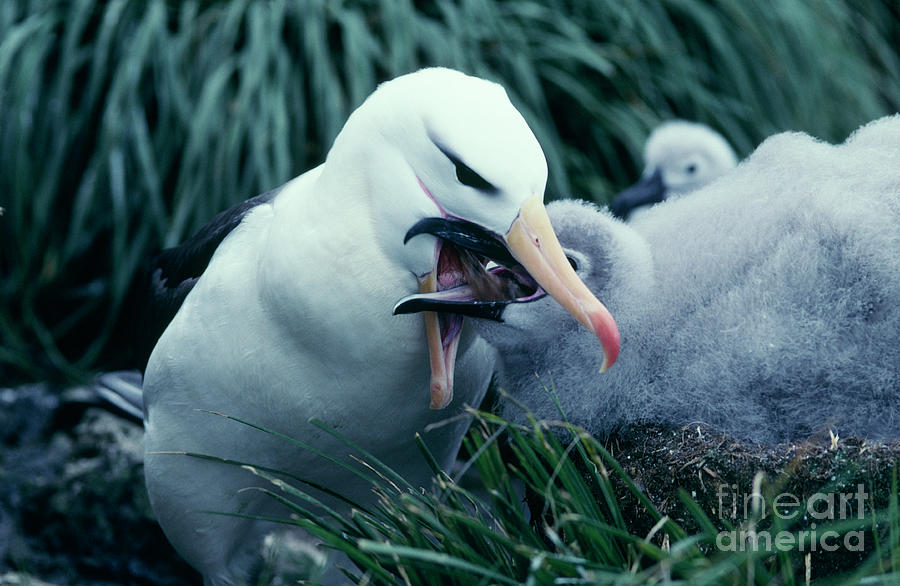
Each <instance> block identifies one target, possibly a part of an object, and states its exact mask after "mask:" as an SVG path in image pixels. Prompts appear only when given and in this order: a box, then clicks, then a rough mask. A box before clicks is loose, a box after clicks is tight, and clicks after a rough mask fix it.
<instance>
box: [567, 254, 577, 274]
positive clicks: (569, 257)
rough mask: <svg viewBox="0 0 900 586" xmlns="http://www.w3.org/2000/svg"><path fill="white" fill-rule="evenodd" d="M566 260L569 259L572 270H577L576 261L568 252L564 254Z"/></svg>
mask: <svg viewBox="0 0 900 586" xmlns="http://www.w3.org/2000/svg"><path fill="white" fill-rule="evenodd" d="M566 260H568V261H569V264H570V265H572V268H573V269H574V270H576V271H577V270H578V261H577V260H575V259H574V258H573V257H571V256H569V255H568V254H567V255H566Z"/></svg>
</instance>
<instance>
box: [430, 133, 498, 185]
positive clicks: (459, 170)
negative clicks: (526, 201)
mask: <svg viewBox="0 0 900 586" xmlns="http://www.w3.org/2000/svg"><path fill="white" fill-rule="evenodd" d="M435 146H437V148H438V150H439V151H441V152H442V153H444V156H445V157H447V158H448V159H450V162H452V163H453V166H454V167H456V178H457V179H459V182H460V183H462V184H463V185H468V186H469V187H474V188H475V189H478V190H481V191H484V192H486V193H490V194H494V193H497V192H498V191H499V189H497V188H496V187H495V186H494V185H493V184H492V183H491V182H489V181H488V180H487V179H485V178H484V177H482V176H481V175H479V174H478V173H476V172H475V171H474V170H473V169H472V168H471V167H469V166H468V165H466V164H465V163H463V162H462V160H460V158H459V157H457V156H456V155H454V154H453V153H452V152H450V151H449V150H447V149H445V148H444V147H442V146H441V145H439V144H437V143H435Z"/></svg>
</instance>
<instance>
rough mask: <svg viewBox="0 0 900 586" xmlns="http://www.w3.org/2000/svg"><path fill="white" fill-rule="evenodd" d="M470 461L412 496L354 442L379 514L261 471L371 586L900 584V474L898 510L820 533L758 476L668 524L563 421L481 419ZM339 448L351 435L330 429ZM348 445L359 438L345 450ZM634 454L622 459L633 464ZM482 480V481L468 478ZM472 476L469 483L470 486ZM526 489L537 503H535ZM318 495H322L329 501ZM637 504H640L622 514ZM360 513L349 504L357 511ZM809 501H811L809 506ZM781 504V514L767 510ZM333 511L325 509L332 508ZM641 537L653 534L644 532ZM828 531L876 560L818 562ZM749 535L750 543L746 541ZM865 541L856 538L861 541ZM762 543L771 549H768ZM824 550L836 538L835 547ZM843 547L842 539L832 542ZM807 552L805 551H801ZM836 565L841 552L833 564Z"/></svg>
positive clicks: (598, 449) (296, 519) (470, 443)
mask: <svg viewBox="0 0 900 586" xmlns="http://www.w3.org/2000/svg"><path fill="white" fill-rule="evenodd" d="M473 416H474V425H473V427H472V428H471V430H470V432H469V434H468V435H467V437H466V448H467V450H466V451H467V452H468V454H470V455H469V457H468V460H467V461H466V463H465V465H464V466H463V467H462V469H461V470H459V471H458V472H457V473H455V474H454V475H453V477H451V476H450V475H448V474H447V473H446V472H444V471H442V470H440V469H438V468H437V466H436V465H434V463H433V460H430V457H429V455H428V452H427V449H426V448H425V447H424V444H422V445H421V447H422V449H423V453H424V454H425V456H426V459H429V461H431V462H432V464H433V466H434V473H435V479H434V487H433V490H431V491H426V490H423V489H421V488H419V487H416V486H412V485H410V484H409V483H407V482H406V481H405V480H404V479H403V478H402V477H399V476H398V475H397V474H395V473H394V472H393V471H392V470H390V469H389V468H388V467H386V466H385V465H383V464H382V463H380V462H379V461H378V460H377V459H375V458H374V457H373V456H372V455H371V454H368V453H366V452H365V450H363V449H361V448H360V447H359V446H354V445H352V444H349V442H348V445H349V446H350V447H351V448H352V449H353V451H354V452H355V453H356V454H357V457H358V461H359V462H360V465H359V466H358V468H355V471H356V473H357V474H359V475H360V476H364V477H367V478H368V479H369V480H370V481H371V482H372V488H373V490H374V491H375V493H376V494H377V496H378V500H377V502H376V503H375V504H374V505H372V506H361V505H358V504H353V503H350V505H351V507H350V509H351V511H350V512H349V513H345V512H343V510H342V509H334V508H330V507H329V506H328V505H326V504H324V502H323V501H321V500H319V498H317V497H315V496H311V495H312V493H310V492H308V491H309V487H305V486H304V485H302V484H301V483H299V482H298V479H296V478H294V479H291V478H286V477H284V476H281V475H279V474H278V473H277V472H275V471H272V470H264V469H258V468H253V467H250V468H251V469H252V470H253V471H254V472H255V473H256V474H258V475H259V476H261V477H263V478H266V479H268V480H270V481H271V488H270V489H261V490H263V491H264V492H266V493H268V494H269V495H270V496H271V497H272V498H275V499H277V500H279V501H280V502H281V503H283V504H284V505H285V507H287V509H286V510H288V511H289V512H290V516H289V517H286V518H284V519H282V520H281V522H282V523H287V524H292V525H296V526H298V527H301V528H303V529H305V530H307V531H309V532H311V533H312V534H313V535H315V536H317V537H318V538H319V539H321V540H322V541H323V542H324V543H325V544H326V545H327V546H328V547H329V548H330V549H333V550H335V551H339V552H341V553H343V554H344V555H346V556H347V557H348V558H350V559H351V560H353V562H354V563H355V564H356V565H357V566H358V567H357V568H346V571H347V573H348V575H349V576H351V577H352V578H353V579H354V580H355V581H359V583H371V584H467V585H468V584H607V583H609V584H652V583H690V584H772V583H776V584H805V583H808V581H809V580H810V579H811V578H815V580H816V583H834V584H865V583H896V581H897V580H900V568H898V564H900V545H898V539H900V519H898V514H897V484H896V471H895V472H894V481H893V486H892V490H891V494H890V495H881V496H886V497H887V498H886V500H887V505H886V507H881V508H879V509H878V510H877V511H876V510H874V509H873V508H867V509H866V514H865V516H864V518H863V519H858V518H855V517H854V518H852V519H844V520H835V521H833V522H822V523H820V526H819V527H818V528H815V526H813V529H815V530H816V531H818V533H816V534H815V535H811V533H810V527H809V525H808V519H807V524H806V525H804V524H803V522H802V521H797V522H787V521H783V520H781V518H780V517H778V516H773V515H771V514H768V515H766V514H764V513H761V512H760V511H761V510H769V511H771V510H772V509H771V507H772V506H773V501H774V498H776V497H777V494H778V491H779V489H780V488H781V487H780V486H779V482H778V481H776V482H773V483H768V482H767V481H765V480H764V477H763V475H762V474H759V475H757V478H756V480H755V482H754V490H755V491H756V492H758V493H759V495H761V496H760V499H761V500H760V501H759V502H758V503H757V504H756V505H755V506H756V508H755V509H754V511H755V512H753V511H751V513H750V514H749V516H748V517H747V518H746V519H743V520H741V521H740V522H739V523H738V522H734V523H732V522H731V520H730V519H729V518H728V517H727V516H723V515H718V514H716V513H715V512H714V511H710V510H709V508H708V507H706V506H705V505H701V504H698V503H697V502H695V501H694V500H693V499H692V498H691V496H689V495H688V494H686V493H684V492H683V491H682V493H681V495H680V497H679V500H680V501H681V506H682V508H683V509H684V510H686V511H688V513H687V514H688V516H689V519H687V521H688V524H689V525H690V526H691V527H692V528H691V529H690V530H686V529H685V528H684V526H685V525H684V524H682V523H678V522H675V521H674V520H673V519H672V518H670V517H668V516H666V515H664V514H662V513H661V512H660V510H659V509H658V508H657V506H656V505H655V504H654V503H653V502H651V500H650V498H648V496H647V495H646V493H645V492H644V491H643V490H642V488H641V487H639V486H638V485H637V484H635V482H634V481H633V480H632V479H631V477H630V475H629V474H627V473H626V472H625V470H624V469H623V468H622V466H621V465H620V464H619V463H618V461H617V460H616V459H615V458H613V457H612V456H611V455H610V453H609V452H608V451H607V449H606V447H605V446H604V444H603V443H601V442H599V441H597V440H596V439H595V438H593V437H591V436H590V435H588V434H587V433H586V432H584V431H583V430H581V429H579V428H577V427H575V426H572V425H569V424H566V423H561V422H544V421H535V420H533V419H532V420H531V422H530V424H529V425H528V426H519V425H515V424H512V423H510V422H508V421H505V420H503V419H501V418H498V417H496V416H494V415H490V414H487V413H482V412H475V413H473ZM319 427H320V428H321V429H323V430H325V431H327V432H329V433H331V434H333V435H335V436H336V437H338V438H339V439H343V438H342V436H340V434H338V433H337V432H334V431H333V430H330V429H329V428H327V427H326V426H324V425H322V424H319ZM344 441H346V440H344ZM620 457H621V454H620ZM467 470H468V471H469V472H471V471H477V478H476V479H475V480H477V482H467V481H466V480H465V477H468V476H470V474H465V473H466V472H467ZM460 476H464V478H463V479H461V478H460ZM523 490H524V491H525V494H526V499H525V501H526V502H527V503H528V507H527V508H526V507H525V506H523V498H522V495H523ZM317 494H318V493H317ZM623 501H633V502H636V503H637V506H629V507H628V508H627V509H626V508H624V507H623V506H622V503H623ZM345 504H347V503H345ZM806 505H807V503H805V502H804V503H803V506H804V507H805V506H806ZM767 507H768V509H766V508H767ZM323 511H324V512H323ZM639 527H640V529H638V528H639ZM825 531H831V532H833V536H832V537H831V539H832V541H834V540H837V541H834V542H835V543H842V542H841V539H844V538H845V536H846V535H848V534H849V533H852V532H857V533H858V534H859V535H862V534H863V533H865V537H864V539H865V540H866V547H865V551H863V552H861V553H859V554H858V555H856V556H855V557H853V558H851V559H850V560H849V561H847V559H846V558H844V561H843V562H842V563H843V564H844V565H843V566H837V567H834V566H829V565H827V564H824V563H823V561H822V560H821V559H815V561H813V559H812V558H810V557H809V556H808V555H806V552H808V551H809V549H810V547H811V546H812V541H815V540H819V541H820V539H819V536H821V535H822V534H823V532H825ZM723 532H728V533H730V532H735V533H734V534H735V535H740V534H741V533H740V532H743V534H747V533H748V532H749V533H750V534H751V535H763V534H772V535H775V534H776V533H780V534H782V537H781V538H779V539H781V540H782V543H786V542H787V541H788V540H789V541H790V543H791V545H789V546H787V547H776V546H769V547H762V548H759V549H753V548H751V547H735V548H733V550H732V549H730V548H729V547H728V543H727V542H726V541H724V540H723V538H722V534H723ZM741 539H744V538H743V537H741ZM851 542H852V540H851ZM761 543H766V540H762V541H761ZM822 543H824V542H822ZM829 543H832V542H829ZM801 544H803V545H801ZM824 555H825V556H826V558H827V556H828V555H831V554H830V553H828V554H824Z"/></svg>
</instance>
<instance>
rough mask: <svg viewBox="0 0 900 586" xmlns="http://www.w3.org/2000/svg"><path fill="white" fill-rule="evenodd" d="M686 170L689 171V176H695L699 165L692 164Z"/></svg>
mask: <svg viewBox="0 0 900 586" xmlns="http://www.w3.org/2000/svg"><path fill="white" fill-rule="evenodd" d="M684 170H685V171H687V173H688V175H693V174H694V173H696V172H697V164H696V163H691V164H690V165H688V166H687V167H685V168H684Z"/></svg>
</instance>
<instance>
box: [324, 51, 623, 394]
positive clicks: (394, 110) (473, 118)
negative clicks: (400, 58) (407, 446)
mask: <svg viewBox="0 0 900 586" xmlns="http://www.w3.org/2000/svg"><path fill="white" fill-rule="evenodd" d="M347 168H354V169H359V170H360V173H359V174H358V176H355V179H354V180H356V181H359V182H360V184H359V185H357V186H355V187H356V188H357V189H359V190H360V191H362V192H365V193H368V194H370V195H369V197H370V198H371V200H372V201H371V208H372V209H373V210H376V211H377V214H378V217H377V218H373V223H374V225H375V226H376V232H377V235H378V238H379V246H381V247H382V248H383V249H384V250H385V251H386V253H387V254H388V255H389V256H390V257H391V258H394V259H397V262H398V264H399V265H400V266H401V267H402V268H403V269H404V270H407V271H409V273H410V274H412V275H414V276H415V278H416V279H417V281H418V289H419V291H418V293H417V292H415V291H410V294H411V295H410V296H409V297H406V298H404V299H403V300H401V301H400V302H398V304H397V305H396V306H395V308H394V311H395V313H398V314H399V313H413V312H418V311H425V312H426V314H425V320H426V337H427V341H428V348H429V355H430V362H431V373H432V376H431V407H432V408H443V407H445V406H446V405H447V404H448V403H449V402H450V400H451V398H452V393H453V368H454V363H455V357H456V349H457V344H458V342H459V334H460V330H461V327H462V315H463V314H468V315H475V314H478V315H479V316H484V315H485V312H488V313H489V312H490V307H498V306H500V305H503V304H506V303H510V302H516V301H519V300H523V299H533V298H538V297H541V296H543V295H544V293H547V294H549V295H550V296H551V297H553V298H554V299H556V300H557V301H558V302H559V303H560V304H561V305H562V306H563V307H564V308H565V309H566V310H567V311H568V312H569V313H570V314H571V315H572V316H574V317H575V319H577V320H578V321H579V322H581V323H582V324H583V325H584V326H585V327H587V328H588V329H590V330H591V331H592V332H594V333H595V334H596V335H597V337H598V338H599V339H600V342H601V344H602V346H603V352H604V355H605V357H606V361H605V366H606V367H608V366H610V365H612V363H613V362H614V361H615V359H616V356H617V354H618V350H619V334H618V330H617V328H616V325H615V322H614V321H613V319H612V316H610V314H609V312H608V311H607V310H606V308H605V307H604V306H603V304H601V303H600V301H598V300H597V299H596V297H594V295H593V294H592V293H591V292H590V291H589V290H588V289H587V287H586V286H585V285H584V284H583V283H582V282H581V281H580V280H579V278H578V276H577V275H576V274H575V272H574V271H573V270H572V268H571V266H570V265H569V263H568V261H567V260H566V257H565V254H564V253H563V251H562V249H561V247H560V245H559V242H558V241H557V239H556V235H555V233H554V232H553V229H552V227H551V226H550V220H549V218H548V217H547V212H546V210H545V209H544V204H543V195H544V187H545V184H546V181H547V163H546V160H545V159H544V154H543V151H542V150H541V147H540V145H539V144H538V141H537V139H536V138H535V136H534V134H533V133H532V132H531V130H530V129H529V127H528V125H527V124H526V122H525V120H524V118H522V115H521V114H520V113H519V112H518V111H517V110H516V109H515V107H513V105H512V103H510V101H509V98H508V96H507V95H506V91H505V90H504V89H503V87H501V86H500V85H497V84H495V83H492V82H489V81H486V80H483V79H479V78H475V77H470V76H467V75H464V74H462V73H460V72H458V71H454V70H450V69H441V68H434V69H424V70H421V71H418V72H416V73H412V74H409V75H404V76H402V77H398V78H396V79H394V80H392V81H389V82H386V83H384V84H382V85H381V86H379V87H378V89H377V90H376V91H375V92H374V93H373V94H372V95H371V96H369V98H368V99H367V100H366V101H365V102H364V103H363V104H362V105H361V106H360V107H359V108H358V109H357V110H356V111H355V112H354V113H353V114H352V115H351V116H350V118H349V120H348V121H347V124H346V125H345V127H344V129H343V130H342V131H341V134H340V135H339V136H338V138H337V139H336V140H335V143H334V146H333V148H332V149H331V151H330V152H329V154H328V159H327V161H326V164H325V167H324V170H323V177H324V176H325V174H327V173H329V172H334V173H337V172H340V170H341V169H347ZM331 180H332V181H334V180H337V181H340V180H341V178H340V177H332V178H331ZM489 261H494V262H495V263H496V266H494V267H493V268H492V269H491V270H490V271H488V270H486V269H485V268H484V267H485V265H486V264H487V263H488V262H489ZM435 312H440V313H435ZM497 315H498V316H499V314H497ZM497 319H499V317H497Z"/></svg>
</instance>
